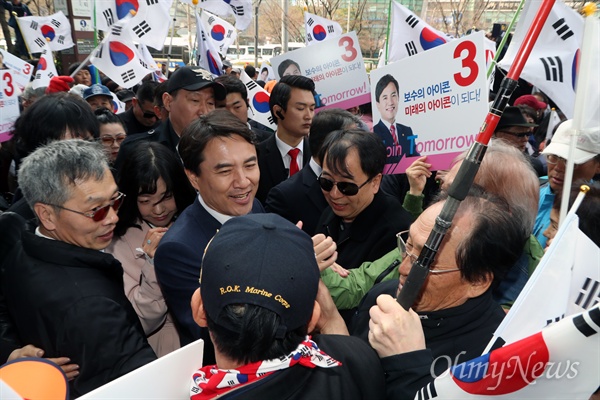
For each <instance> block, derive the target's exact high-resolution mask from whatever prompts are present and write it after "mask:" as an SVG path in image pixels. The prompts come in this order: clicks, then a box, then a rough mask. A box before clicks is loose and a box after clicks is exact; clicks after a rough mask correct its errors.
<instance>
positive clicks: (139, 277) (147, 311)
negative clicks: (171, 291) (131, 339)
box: [106, 142, 195, 357]
mask: <svg viewBox="0 0 600 400" xmlns="http://www.w3.org/2000/svg"><path fill="white" fill-rule="evenodd" d="M117 183H118V186H119V190H120V191H122V192H123V193H125V200H124V202H123V205H122V206H121V209H120V210H119V222H118V223H117V227H116V229H115V238H114V239H113V242H112V243H111V245H110V246H109V247H108V248H107V249H106V252H108V253H110V254H112V255H113V256H114V257H115V258H116V259H117V260H119V261H120V262H121V264H122V265H123V271H124V274H123V281H124V286H125V294H126V295H127V298H128V299H129V301H131V304H132V305H133V308H134V309H135V310H136V312H137V315H138V317H139V318H140V321H141V323H142V326H143V327H144V331H145V332H146V335H147V337H148V342H149V343H150V346H152V348H153V349H154V352H155V353H156V355H157V356H158V357H161V356H163V355H165V354H168V353H170V352H171V351H173V350H176V349H178V348H179V347H180V343H179V335H178V333H177V330H176V329H175V325H174V324H173V320H172V318H171V316H170V315H169V313H168V309H167V305H166V303H165V299H164V297H163V295H162V292H161V290H160V287H159V285H158V281H157V279H156V275H155V273H154V264H153V258H154V252H155V251H156V248H157V246H158V244H159V242H160V239H161V238H162V236H163V235H164V234H165V232H166V231H167V230H168V229H169V226H170V225H171V224H172V223H173V221H175V219H176V218H177V215H178V214H179V213H180V212H182V211H183V210H184V209H185V207H187V206H188V205H190V204H191V203H192V202H193V200H194V196H195V194H194V190H193V188H192V187H191V186H190V184H189V182H188V180H187V178H186V176H185V173H184V172H183V168H182V166H181V163H180V162H179V160H178V159H177V156H176V155H175V154H174V153H173V152H171V151H170V150H169V149H167V148H166V147H165V146H163V145H161V144H159V143H151V142H143V143H140V144H139V145H138V146H137V147H136V148H135V150H134V151H133V152H132V154H131V156H130V157H129V158H128V159H127V160H126V161H125V162H124V163H123V165H122V167H121V169H120V171H118V173H117Z"/></svg>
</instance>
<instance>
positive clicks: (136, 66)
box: [90, 20, 152, 88]
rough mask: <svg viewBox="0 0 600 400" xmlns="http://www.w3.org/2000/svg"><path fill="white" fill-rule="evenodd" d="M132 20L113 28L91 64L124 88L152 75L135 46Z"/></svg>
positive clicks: (98, 48) (115, 25)
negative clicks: (130, 25)
mask: <svg viewBox="0 0 600 400" xmlns="http://www.w3.org/2000/svg"><path fill="white" fill-rule="evenodd" d="M131 22H132V20H124V21H119V22H117V23H115V24H114V25H113V26H111V29H110V33H109V34H108V35H107V36H106V38H105V39H104V40H103V41H102V43H100V45H99V46H98V47H97V48H96V49H94V51H93V52H92V57H91V58H90V63H91V64H92V65H94V66H96V67H97V68H98V69H99V70H100V71H102V72H103V73H104V74H105V75H106V76H108V77H109V78H110V79H112V80H113V81H115V82H116V83H117V84H118V85H119V86H121V87H124V88H130V87H133V86H134V85H135V84H137V83H139V82H140V81H141V80H142V78H144V76H146V75H147V74H149V73H151V72H152V70H151V69H149V68H148V66H147V65H146V63H145V62H143V61H142V60H141V57H140V55H139V53H138V50H137V48H136V47H135V45H134V44H133V41H132V39H131V36H130V30H129V29H127V28H128V26H129V24H130V23H131Z"/></svg>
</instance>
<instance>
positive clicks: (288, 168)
mask: <svg viewBox="0 0 600 400" xmlns="http://www.w3.org/2000/svg"><path fill="white" fill-rule="evenodd" d="M269 108H270V110H271V115H272V117H273V120H274V121H275V123H276V124H277V131H276V132H275V135H273V136H272V137H270V138H269V139H267V140H265V141H264V142H262V143H260V144H259V145H258V164H259V166H260V171H261V176H260V185H259V187H258V192H257V194H256V198H257V199H259V200H260V201H262V202H264V201H265V200H266V198H267V194H268V193H269V190H271V188H272V187H273V186H275V185H277V184H278V183H280V182H283V181H284V180H286V179H287V178H289V177H290V176H293V175H294V174H295V173H297V172H298V171H300V170H301V169H302V168H303V167H304V166H305V165H307V164H308V162H309V160H310V149H309V147H308V140H305V139H308V134H309V132H310V125H311V123H312V119H313V116H314V113H315V83H314V82H313V81H312V80H311V79H309V78H307V77H305V76H302V75H289V76H284V77H283V78H281V80H280V81H279V82H277V84H276V85H275V87H274V88H273V91H272V92H271V97H270V98H269Z"/></svg>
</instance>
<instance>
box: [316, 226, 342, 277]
mask: <svg viewBox="0 0 600 400" xmlns="http://www.w3.org/2000/svg"><path fill="white" fill-rule="evenodd" d="M312 241H313V248H314V250H315V255H316V257H317V264H318V265H319V271H321V272H323V271H325V269H327V268H329V267H330V266H332V265H333V264H334V263H335V260H337V251H336V250H337V245H336V244H335V241H334V240H333V239H332V238H331V237H330V236H325V235H324V234H322V233H318V234H316V235H315V236H313V237H312Z"/></svg>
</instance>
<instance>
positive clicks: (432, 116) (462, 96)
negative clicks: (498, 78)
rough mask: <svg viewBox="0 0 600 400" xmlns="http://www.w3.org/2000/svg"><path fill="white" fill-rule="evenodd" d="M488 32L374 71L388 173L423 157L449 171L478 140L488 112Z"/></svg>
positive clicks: (376, 125) (376, 126)
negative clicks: (485, 36) (462, 153)
mask: <svg viewBox="0 0 600 400" xmlns="http://www.w3.org/2000/svg"><path fill="white" fill-rule="evenodd" d="M483 39H484V36H483V32H478V33H476V34H472V35H469V36H465V37H464V38H461V39H457V40H453V41H451V42H449V43H446V44H444V45H441V46H437V47H435V48H433V49H430V50H427V51H425V52H422V53H419V54H416V55H414V56H411V57H407V58H404V59H402V60H400V61H397V62H395V63H393V64H390V65H387V66H385V67H382V68H378V69H376V70H373V71H371V96H372V105H373V132H375V133H376V134H377V135H379V136H380V137H381V139H382V141H383V142H384V145H385V147H386V152H387V161H386V166H385V169H384V172H385V173H386V174H400V173H404V172H405V171H406V168H407V167H409V166H410V164H411V163H412V162H413V161H415V159H416V158H418V157H420V156H427V162H428V163H430V164H432V167H431V169H432V170H441V169H448V168H449V167H450V164H451V162H452V160H453V159H454V158H455V157H456V156H457V155H458V154H460V153H461V152H463V151H464V150H467V149H468V148H469V147H470V146H471V144H473V142H474V141H475V139H476V137H477V134H478V132H479V129H480V127H481V125H482V123H483V121H484V119H485V117H486V114H487V112H488V88H487V78H486V63H485V48H484V43H483Z"/></svg>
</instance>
